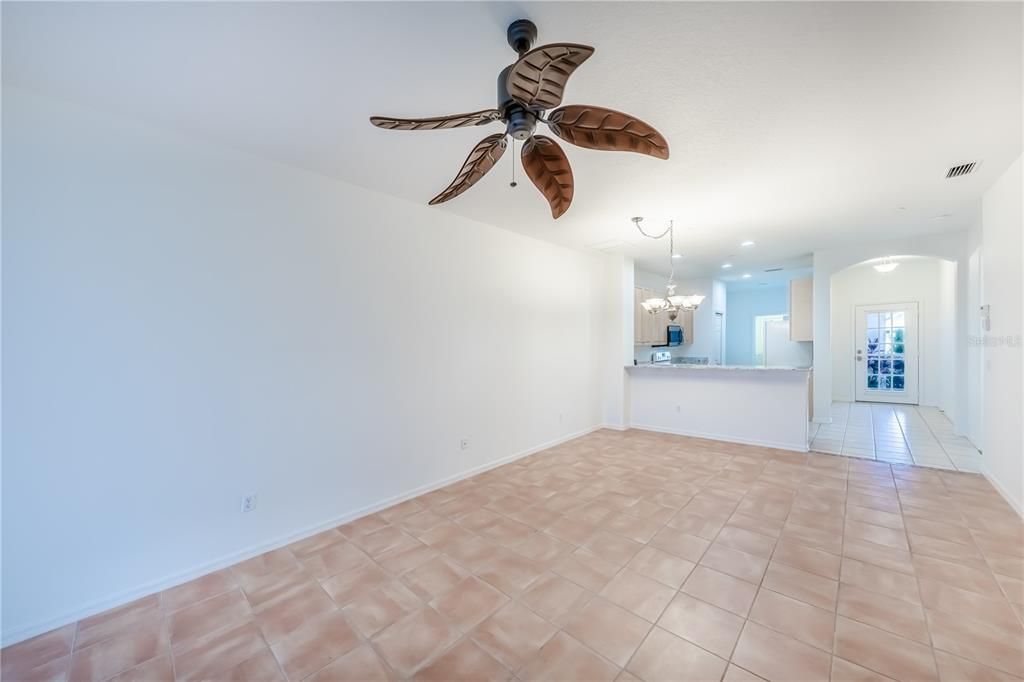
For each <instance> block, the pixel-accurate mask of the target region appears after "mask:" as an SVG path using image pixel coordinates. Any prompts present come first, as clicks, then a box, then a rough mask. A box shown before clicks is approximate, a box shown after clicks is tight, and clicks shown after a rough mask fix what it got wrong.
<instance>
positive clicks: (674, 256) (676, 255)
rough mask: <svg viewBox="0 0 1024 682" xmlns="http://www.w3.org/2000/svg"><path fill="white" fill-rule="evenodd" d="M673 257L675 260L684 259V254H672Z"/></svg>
mask: <svg viewBox="0 0 1024 682" xmlns="http://www.w3.org/2000/svg"><path fill="white" fill-rule="evenodd" d="M672 257H673V258H682V257H683V254H681V253H673V254H672Z"/></svg>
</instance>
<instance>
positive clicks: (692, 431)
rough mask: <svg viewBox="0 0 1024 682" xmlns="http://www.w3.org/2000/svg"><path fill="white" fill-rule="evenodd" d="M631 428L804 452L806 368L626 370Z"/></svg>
mask: <svg viewBox="0 0 1024 682" xmlns="http://www.w3.org/2000/svg"><path fill="white" fill-rule="evenodd" d="M625 369H626V372H625V374H626V381H627V382H628V386H629V389H628V396H629V397H628V400H629V407H628V409H629V421H630V426H632V428H636V429H646V430H648V431H659V432H662V433H675V434H679V435H684V436H695V437H698V438H709V439H712V440H721V441H728V442H731V443H747V444H751V445H762V446H766V447H772V448H781V449H786V450H796V451H798V452H806V451H807V446H808V442H807V437H808V429H807V422H808V417H809V416H810V401H809V384H810V378H811V372H812V370H811V369H810V368H808V367H753V366H749V365H741V366H737V365H697V364H686V363H654V364H640V365H626V368H625Z"/></svg>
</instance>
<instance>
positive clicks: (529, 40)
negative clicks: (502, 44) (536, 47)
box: [508, 19, 537, 55]
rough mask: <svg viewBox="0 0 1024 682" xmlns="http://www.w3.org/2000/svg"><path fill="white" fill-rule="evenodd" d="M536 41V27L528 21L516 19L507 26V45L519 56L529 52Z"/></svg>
mask: <svg viewBox="0 0 1024 682" xmlns="http://www.w3.org/2000/svg"><path fill="white" fill-rule="evenodd" d="M536 40H537V25H536V24H535V23H533V22H532V21H530V20H529V19H516V20H515V21H513V22H512V23H511V24H509V25H508V44H509V46H510V47H511V48H512V49H513V50H515V51H516V52H518V53H519V54H520V55H522V54H525V53H527V52H529V51H530V48H531V47H533V43H534V42H536Z"/></svg>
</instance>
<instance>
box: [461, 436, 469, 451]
mask: <svg viewBox="0 0 1024 682" xmlns="http://www.w3.org/2000/svg"><path fill="white" fill-rule="evenodd" d="M459 448H461V449H463V450H468V449H469V439H468V438H463V439H462V440H460V441H459Z"/></svg>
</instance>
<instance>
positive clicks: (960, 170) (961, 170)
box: [946, 161, 978, 178]
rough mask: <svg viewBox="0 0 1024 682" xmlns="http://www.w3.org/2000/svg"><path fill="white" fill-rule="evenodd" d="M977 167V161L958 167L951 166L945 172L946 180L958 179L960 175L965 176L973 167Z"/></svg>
mask: <svg viewBox="0 0 1024 682" xmlns="http://www.w3.org/2000/svg"><path fill="white" fill-rule="evenodd" d="M977 165H978V162H977V161H971V162H970V163H961V164H960V165H959V166H953V167H952V168H950V169H949V170H948V171H946V177H947V178H959V177H960V176H961V175H967V174H968V173H970V172H971V171H972V170H974V167H975V166H977Z"/></svg>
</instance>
